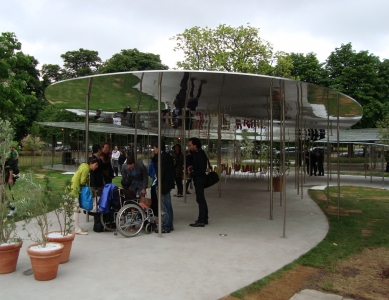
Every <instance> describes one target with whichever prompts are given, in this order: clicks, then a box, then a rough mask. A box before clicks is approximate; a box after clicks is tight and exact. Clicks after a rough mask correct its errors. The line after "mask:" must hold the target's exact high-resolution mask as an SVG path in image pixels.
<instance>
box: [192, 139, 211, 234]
mask: <svg viewBox="0 0 389 300" xmlns="http://www.w3.org/2000/svg"><path fill="white" fill-rule="evenodd" d="M188 145H189V150H190V151H192V154H193V165H192V166H189V167H188V173H189V174H190V176H191V177H192V178H193V182H194V185H195V191H196V201H197V203H198V204H199V216H198V218H197V220H196V221H195V222H194V223H192V224H189V225H190V226H192V227H204V225H205V224H208V206H207V201H206V200H205V196H204V184H205V179H206V174H205V172H206V170H207V162H208V158H207V155H206V154H205V152H204V151H203V149H201V142H200V140H199V139H198V138H195V137H192V138H190V139H189V143H188Z"/></svg>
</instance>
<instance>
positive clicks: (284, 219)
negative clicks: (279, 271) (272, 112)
mask: <svg viewBox="0 0 389 300" xmlns="http://www.w3.org/2000/svg"><path fill="white" fill-rule="evenodd" d="M280 86H281V87H282V89H281V101H282V102H281V120H282V126H280V127H282V146H283V149H285V81H282V82H280ZM283 152H284V153H283V154H282V155H283V158H282V166H283V169H284V171H283V178H282V189H281V191H282V192H281V195H282V202H283V215H284V216H283V231H282V237H285V232H286V163H287V162H286V159H285V155H286V151H283Z"/></svg>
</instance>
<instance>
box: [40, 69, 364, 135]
mask: <svg viewBox="0 0 389 300" xmlns="http://www.w3.org/2000/svg"><path fill="white" fill-rule="evenodd" d="M90 79H92V80H91V84H92V86H91V94H90V102H89V117H90V119H91V122H92V123H93V122H97V123H107V124H114V125H116V126H123V127H129V129H130V128H135V127H136V128H138V129H140V130H146V131H150V132H151V133H156V132H157V130H158V111H157V108H158V99H159V98H160V99H161V114H162V117H161V118H162V128H161V130H162V132H163V134H164V135H166V136H180V135H181V134H182V132H183V131H182V130H183V128H184V127H185V130H186V132H188V135H193V136H199V137H202V138H215V137H217V129H218V120H219V118H218V113H219V112H220V114H221V115H222V117H221V122H222V124H221V132H222V138H224V139H233V138H234V136H235V134H236V133H238V134H239V133H240V132H241V131H242V130H247V131H249V132H250V131H251V132H255V134H256V136H257V137H260V138H264V139H266V138H267V136H268V130H269V128H270V127H269V120H270V119H272V120H273V124H274V126H273V132H274V138H275V139H278V138H277V137H278V136H279V134H278V133H279V127H280V126H283V125H284V126H285V132H286V134H287V135H288V139H292V138H294V136H295V133H296V132H299V131H300V132H301V131H304V132H307V131H311V130H312V132H313V131H314V130H316V131H320V130H327V127H328V126H329V127H331V128H332V129H335V128H336V127H337V123H338V122H339V128H340V129H346V128H349V127H350V126H352V125H353V124H355V123H357V122H358V121H359V120H360V119H361V117H362V113H363V111H362V107H361V106H360V105H359V103H357V102H356V101H355V100H353V99H352V98H350V97H348V96H346V95H344V94H341V93H338V92H336V91H332V90H329V89H327V88H324V87H321V86H317V85H313V84H308V83H305V82H298V81H294V80H289V79H281V78H275V77H268V76H260V75H252V74H238V73H222V72H204V71H145V72H126V73H115V74H104V75H97V76H91V77H85V78H76V79H71V80H66V81H62V82H58V83H55V84H53V85H51V86H49V87H48V88H47V89H46V91H45V95H46V98H47V99H48V100H49V101H50V102H51V103H52V104H53V105H56V106H58V107H60V108H64V109H68V110H70V111H73V112H75V113H78V114H80V115H83V114H84V115H85V107H86V98H87V97H86V95H87V91H88V84H89V82H90ZM128 106H129V107H130V111H127V112H126V111H125V108H127V107H128ZM184 120H185V121H184ZM183 121H184V122H183ZM327 124H328V125H327ZM120 132H122V130H120ZM128 134H131V130H129V131H128ZM300 134H301V133H300Z"/></svg>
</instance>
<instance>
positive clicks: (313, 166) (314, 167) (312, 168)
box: [309, 163, 317, 176]
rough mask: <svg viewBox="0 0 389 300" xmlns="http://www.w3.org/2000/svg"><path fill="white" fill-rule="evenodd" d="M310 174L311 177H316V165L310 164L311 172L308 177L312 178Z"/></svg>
mask: <svg viewBox="0 0 389 300" xmlns="http://www.w3.org/2000/svg"><path fill="white" fill-rule="evenodd" d="M312 173H313V175H315V176H316V173H317V164H316V163H311V172H310V173H309V175H310V176H312Z"/></svg>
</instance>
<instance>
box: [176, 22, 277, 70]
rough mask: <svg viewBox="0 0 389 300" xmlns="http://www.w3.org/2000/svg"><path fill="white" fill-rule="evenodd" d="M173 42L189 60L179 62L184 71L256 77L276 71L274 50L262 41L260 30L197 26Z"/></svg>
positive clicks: (177, 49)
mask: <svg viewBox="0 0 389 300" xmlns="http://www.w3.org/2000/svg"><path fill="white" fill-rule="evenodd" d="M172 39H173V40H176V41H177V44H176V46H175V48H174V51H183V52H184V55H185V59H184V60H183V61H180V62H177V66H178V67H179V68H182V69H187V70H209V71H227V72H242V73H254V74H270V73H271V72H272V69H273V68H272V67H271V65H270V64H271V59H272V55H273V47H272V45H271V44H270V43H269V42H267V41H265V40H263V39H262V38H260V36H259V29H258V28H254V27H251V26H246V27H245V26H239V27H237V28H234V27H231V26H227V25H225V24H221V25H219V26H218V27H217V28H216V29H210V28H208V27H205V28H200V27H198V26H195V27H192V28H190V29H185V31H184V32H183V33H180V34H177V35H175V36H173V37H172Z"/></svg>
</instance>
